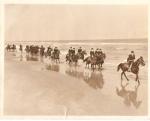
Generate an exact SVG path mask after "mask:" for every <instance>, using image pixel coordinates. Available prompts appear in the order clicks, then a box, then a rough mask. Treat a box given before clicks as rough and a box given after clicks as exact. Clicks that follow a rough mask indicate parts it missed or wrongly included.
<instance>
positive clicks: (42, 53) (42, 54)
mask: <svg viewBox="0 0 150 121" xmlns="http://www.w3.org/2000/svg"><path fill="white" fill-rule="evenodd" d="M44 50H45V48H44V47H43V45H41V48H40V55H41V56H44Z"/></svg>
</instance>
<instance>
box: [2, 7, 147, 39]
mask: <svg viewBox="0 0 150 121" xmlns="http://www.w3.org/2000/svg"><path fill="white" fill-rule="evenodd" d="M147 9H148V8H147V6H140V5H126V6H125V5H115V6H114V5H6V6H5V30H6V33H5V35H6V40H8V41H10V40H81V39H84V40H86V39H120V38H123V39H126V38H147V36H148V35H147V34H148V20H147V19H148V15H147V14H148V13H147Z"/></svg>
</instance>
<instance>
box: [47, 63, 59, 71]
mask: <svg viewBox="0 0 150 121" xmlns="http://www.w3.org/2000/svg"><path fill="white" fill-rule="evenodd" d="M46 69H47V70H51V71H56V72H59V69H60V68H59V65H58V64H53V63H52V64H49V65H47V66H46Z"/></svg>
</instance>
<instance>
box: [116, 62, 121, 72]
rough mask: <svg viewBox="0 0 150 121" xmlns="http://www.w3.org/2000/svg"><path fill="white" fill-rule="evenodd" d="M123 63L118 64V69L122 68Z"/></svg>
mask: <svg viewBox="0 0 150 121" xmlns="http://www.w3.org/2000/svg"><path fill="white" fill-rule="evenodd" d="M121 65H122V64H121V63H120V64H119V65H118V66H117V71H119V70H120V68H121Z"/></svg>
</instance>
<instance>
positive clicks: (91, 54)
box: [90, 48, 95, 58]
mask: <svg viewBox="0 0 150 121" xmlns="http://www.w3.org/2000/svg"><path fill="white" fill-rule="evenodd" d="M94 55H95V54H94V49H93V48H91V50H90V57H91V58H92V57H94Z"/></svg>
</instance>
